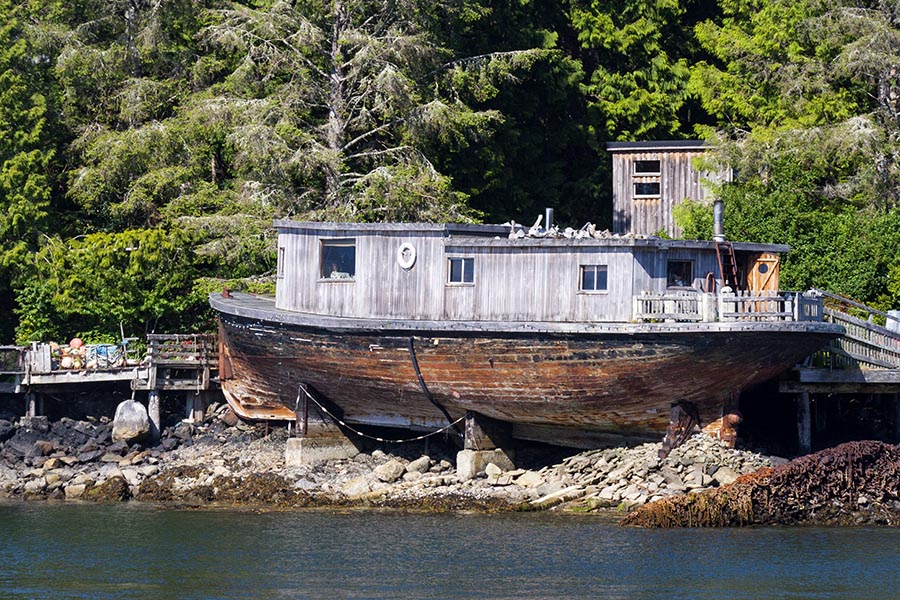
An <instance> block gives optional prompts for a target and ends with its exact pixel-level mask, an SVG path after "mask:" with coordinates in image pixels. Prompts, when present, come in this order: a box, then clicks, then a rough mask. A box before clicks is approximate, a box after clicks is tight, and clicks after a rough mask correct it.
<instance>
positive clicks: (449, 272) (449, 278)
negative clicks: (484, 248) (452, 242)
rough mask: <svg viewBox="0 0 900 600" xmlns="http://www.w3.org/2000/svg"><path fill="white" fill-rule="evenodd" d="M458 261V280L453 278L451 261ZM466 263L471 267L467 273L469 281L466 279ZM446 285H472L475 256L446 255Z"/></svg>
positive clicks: (473, 283)
mask: <svg viewBox="0 0 900 600" xmlns="http://www.w3.org/2000/svg"><path fill="white" fill-rule="evenodd" d="M457 261H458V262H459V263H460V277H461V279H460V280H459V281H454V280H453V263H454V262H457ZM466 264H468V265H470V267H471V269H470V272H469V275H470V276H471V280H470V281H466ZM446 283H447V285H450V286H473V285H475V257H474V256H448V257H447V279H446Z"/></svg>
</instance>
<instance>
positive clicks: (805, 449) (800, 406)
mask: <svg viewBox="0 0 900 600" xmlns="http://www.w3.org/2000/svg"><path fill="white" fill-rule="evenodd" d="M796 404H797V453H798V454H809V453H810V452H811V451H812V419H811V417H810V411H809V392H800V393H799V394H797V398H796Z"/></svg>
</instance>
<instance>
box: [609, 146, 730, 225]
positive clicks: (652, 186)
mask: <svg viewBox="0 0 900 600" xmlns="http://www.w3.org/2000/svg"><path fill="white" fill-rule="evenodd" d="M606 149H607V150H608V151H609V153H610V154H611V155H612V161H613V162H612V165H613V232H614V233H633V234H635V235H658V234H660V233H665V234H666V235H668V236H670V237H673V238H678V237H681V234H682V232H681V228H680V227H678V226H677V225H676V223H675V219H674V216H673V210H672V209H673V208H674V207H675V206H676V205H677V204H679V203H680V202H682V201H684V200H686V199H690V200H698V201H702V200H705V199H707V194H708V192H707V190H706V189H705V187H704V185H703V182H704V181H705V180H706V181H731V171H730V170H726V171H722V172H719V173H710V172H706V171H699V170H698V169H697V168H696V167H695V164H694V163H695V161H696V159H697V158H699V157H701V156H703V155H704V154H705V152H706V147H705V145H704V144H703V142H701V141H697V140H680V141H656V142H612V143H609V144H607V146H606Z"/></svg>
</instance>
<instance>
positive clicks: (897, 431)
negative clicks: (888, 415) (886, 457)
mask: <svg viewBox="0 0 900 600" xmlns="http://www.w3.org/2000/svg"><path fill="white" fill-rule="evenodd" d="M893 396H894V443H895V444H900V394H893Z"/></svg>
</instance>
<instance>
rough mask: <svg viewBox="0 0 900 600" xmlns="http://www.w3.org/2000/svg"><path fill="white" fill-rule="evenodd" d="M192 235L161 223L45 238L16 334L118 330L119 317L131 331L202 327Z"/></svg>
mask: <svg viewBox="0 0 900 600" xmlns="http://www.w3.org/2000/svg"><path fill="white" fill-rule="evenodd" d="M189 241H190V240H187V239H185V237H184V235H183V234H180V233H178V232H167V231H164V230H161V229H148V230H134V229H130V230H126V231H124V232H121V233H93V234H90V235H86V236H82V237H79V238H75V239H71V240H67V241H63V240H60V239H58V238H48V239H47V241H46V244H45V245H44V246H43V247H42V248H41V249H40V251H39V252H38V253H37V254H36V256H35V262H36V270H37V272H38V276H37V277H35V278H33V279H31V280H29V281H28V282H27V283H26V285H25V286H24V287H23V289H22V291H21V293H20V295H19V298H20V301H21V306H20V308H19V310H18V314H19V317H20V325H19V328H18V330H17V338H18V340H19V341H21V342H26V341H28V340H32V339H36V338H44V337H45V336H49V335H53V336H54V337H56V339H62V338H65V337H66V335H72V334H73V333H84V332H116V331H119V325H120V323H121V324H123V326H124V329H125V333H126V336H134V335H143V334H145V333H149V332H152V331H173V330H174V331H180V330H184V329H187V330H191V329H194V328H197V327H202V326H203V325H204V319H205V316H206V311H207V308H206V298H205V297H201V296H199V295H198V294H196V293H193V287H194V286H193V281H194V279H195V277H196V267H197V265H196V263H195V259H194V257H193V255H192V253H191V252H189V250H188V245H189ZM67 332H68V333H67Z"/></svg>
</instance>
